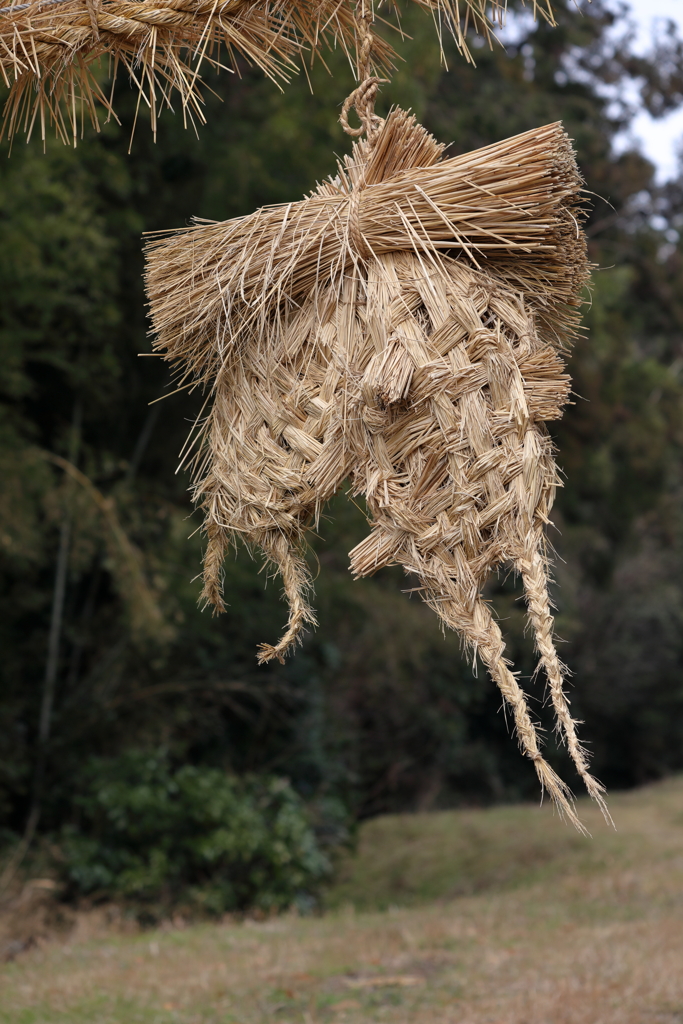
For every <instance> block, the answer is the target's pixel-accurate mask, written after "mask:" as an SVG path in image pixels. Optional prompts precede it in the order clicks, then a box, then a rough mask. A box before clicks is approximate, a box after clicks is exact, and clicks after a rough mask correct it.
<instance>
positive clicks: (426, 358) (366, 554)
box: [146, 22, 606, 827]
mask: <svg viewBox="0 0 683 1024" xmlns="http://www.w3.org/2000/svg"><path fill="white" fill-rule="evenodd" d="M369 34H370V28H369V22H366V24H365V26H363V25H362V24H361V25H359V28H358V38H359V40H360V44H361V45H360V50H359V60H358V78H359V81H360V85H359V86H358V88H357V89H356V90H355V91H354V93H352V95H351V97H349V99H348V100H347V102H346V103H345V104H344V107H343V111H342V123H343V125H344V128H345V130H346V131H348V132H349V133H353V134H360V133H361V132H364V133H365V138H364V139H361V140H359V141H356V142H355V143H354V145H353V151H352V153H351V155H350V156H348V157H346V158H344V160H342V161H341V162H340V163H339V164H338V168H337V173H336V175H334V176H333V177H331V178H330V179H329V180H327V181H325V182H323V183H322V184H320V185H318V187H317V188H316V189H315V190H314V191H313V192H312V193H311V194H310V195H308V196H307V197H306V198H304V199H303V200H302V201H299V202H292V203H289V204H286V205H280V206H271V207H264V208H263V209H260V210H257V211H256V212H255V213H253V214H251V215H249V216H245V217H239V218H236V219H234V220H230V221H226V222H224V223H216V222H209V221H200V220H197V221H196V222H195V223H194V225H193V226H192V227H190V228H184V229H181V230H179V231H176V232H173V233H170V234H169V233H165V234H157V235H155V236H152V237H151V239H150V240H149V241H148V243H147V250H146V251H147V272H146V283H147V292H148V296H149V302H150V310H151V317H152V324H153V331H154V335H155V340H154V346H155V348H156V350H157V351H159V352H161V353H163V354H164V356H165V358H166V359H167V360H169V361H170V362H171V363H173V364H174V365H175V366H176V367H178V369H179V385H180V386H188V385H191V384H192V383H195V384H198V385H201V386H202V387H204V388H205V389H206V390H207V406H205V413H206V414H205V415H204V417H203V418H202V419H201V421H200V422H199V424H198V427H199V429H198V437H197V438H195V440H196V442H197V447H196V450H195V454H194V456H193V460H194V462H193V468H194V495H195V499H196V501H197V502H198V503H199V504H200V505H201V507H202V508H203V510H204V515H205V524H204V525H205V530H206V536H207V549H206V556H205V562H204V589H203V598H204V599H205V600H206V601H207V602H209V603H210V604H212V605H213V606H214V607H215V608H216V609H217V610H218V611H221V610H223V602H222V596H221V572H222V569H221V567H222V563H223V559H224V557H225V555H226V552H227V551H228V549H229V547H230V546H231V545H232V544H233V543H234V542H235V539H236V538H241V539H242V540H243V541H244V543H245V544H247V545H249V546H252V547H255V548H258V549H260V551H261V552H262V553H263V554H264V556H265V558H266V559H267V561H268V562H269V563H270V564H271V565H272V566H274V568H275V569H276V570H277V571H278V572H279V574H280V575H281V578H282V581H283V585H284V593H285V596H286V599H287V602H288V604H289V620H288V624H287V628H286V630H285V633H284V635H283V636H282V638H281V639H280V640H279V641H278V642H277V643H276V644H274V645H269V644H263V645H262V646H261V649H260V653H259V660H260V661H261V662H266V661H269V660H271V659H273V658H277V659H279V660H280V661H282V660H283V658H284V656H285V655H286V654H287V653H288V652H289V651H290V650H291V649H292V647H293V646H294V645H295V644H296V642H297V641H299V640H300V639H301V635H302V632H303V631H304V630H305V628H306V627H307V626H313V625H315V615H314V613H313V611H312V609H311V607H310V604H309V600H308V598H309V593H310V590H311V579H310V575H309V572H308V568H307V564H306V560H305V545H306V533H307V530H308V529H309V528H310V527H311V526H312V525H313V524H317V523H318V520H319V517H320V514H321V512H322V510H323V507H324V505H325V503H326V502H327V501H328V500H329V499H330V498H331V497H332V496H333V495H334V494H335V493H336V492H337V491H338V490H339V489H340V487H341V486H342V484H344V482H345V481H348V482H349V485H350V493H351V494H352V495H362V496H363V497H364V498H365V501H366V504H367V509H368V515H369V522H370V526H371V529H370V532H369V535H368V536H367V537H366V538H365V540H363V541H362V542H361V543H360V544H359V545H358V546H357V547H356V548H354V550H353V551H352V552H351V553H350V559H351V571H352V572H353V574H354V575H355V576H356V577H363V576H368V575H371V574H372V573H374V572H376V571H377V570H378V569H379V568H381V567H382V566H386V565H396V564H398V565H401V566H403V568H404V569H405V571H406V572H407V573H410V574H412V575H413V576H414V577H416V578H417V579H418V580H419V584H420V585H419V588H418V589H419V591H420V593H421V596H422V598H423V599H424V600H425V601H426V602H427V604H428V605H429V606H430V607H431V608H433V609H434V611H435V612H436V613H437V615H438V616H439V617H440V619H441V620H442V622H443V624H444V625H445V626H448V627H449V628H451V629H454V630H456V632H457V633H458V634H459V635H460V637H461V638H462V640H463V642H464V644H465V645H466V646H467V647H468V648H469V649H470V651H472V652H474V653H475V654H476V655H478V656H479V657H480V658H481V660H482V661H483V662H484V664H485V665H486V667H487V669H488V671H489V673H490V675H491V676H492V678H493V679H494V680H495V682H496V684H497V685H498V687H499V689H500V691H501V693H502V695H503V698H504V701H505V704H506V706H507V707H508V708H509V709H510V711H511V712H512V717H513V720H514V725H515V729H516V733H517V737H518V740H519V744H520V747H521V749H522V751H523V753H524V754H525V755H526V756H527V757H529V758H530V759H531V760H532V761H533V764H534V767H535V769H536V772H537V775H538V778H539V780H540V782H541V785H542V786H543V788H544V789H545V790H547V791H548V793H549V794H550V795H551V796H552V797H553V799H554V800H555V802H556V804H557V805H558V806H559V807H560V809H561V810H562V811H563V813H565V814H566V815H567V816H568V817H569V818H570V819H571V820H572V821H574V823H575V824H577V825H578V824H579V823H578V820H577V818H576V814H575V811H574V809H573V804H572V799H571V794H570V792H569V790H568V788H567V786H566V785H565V784H564V782H562V780H561V779H560V778H558V776H557V775H556V774H555V772H554V771H553V769H552V768H551V767H550V765H549V764H548V763H547V761H546V760H545V758H544V757H543V755H542V753H541V749H540V744H539V738H538V732H537V728H536V726H535V725H534V723H533V721H532V718H531V715H530V712H529V707H528V702H527V698H526V696H525V694H524V692H523V690H522V689H521V687H520V684H519V681H518V678H517V675H516V674H515V673H514V672H513V671H512V669H511V666H510V663H509V662H508V660H507V659H506V658H505V653H504V651H505V647H504V641H503V637H502V634H501V631H500V628H499V626H498V623H497V622H496V620H495V618H494V617H493V615H492V612H491V609H490V606H489V604H488V603H487V602H486V601H485V599H484V598H483V596H482V588H483V587H484V584H485V582H486V580H487V578H488V576H489V574H490V573H491V571H492V570H495V569H496V568H498V567H510V568H512V569H513V570H514V571H515V572H516V573H518V574H519V575H520V577H521V579H522V581H523V585H524V592H525V597H526V603H527V612H528V617H529V621H530V623H531V626H532V628H533V632H534V636H535V641H536V648H537V651H538V656H539V668H542V670H543V671H544V672H545V675H546V677H547V680H548V685H549V696H550V699H551V701H552V705H553V708H554V711H555V716H556V721H557V727H558V731H559V733H560V735H561V737H562V738H563V739H564V742H565V743H566V746H567V749H568V751H569V753H570V755H571V757H572V760H573V763H574V765H575V767H576V769H577V771H578V773H579V775H580V776H581V778H582V779H583V781H584V783H585V785H586V788H587V790H588V792H589V793H590V795H591V796H592V797H593V798H594V799H595V800H597V802H598V803H599V804H600V806H601V807H602V808H603V810H605V807H604V802H603V797H602V793H603V787H602V786H601V784H600V783H599V782H597V781H596V780H595V779H594V778H592V776H591V775H590V773H589V770H588V762H587V757H586V753H585V751H584V749H583V748H582V746H581V744H580V743H579V740H578V738H577V734H576V728H575V722H574V720H573V718H572V715H571V711H570V707H569V701H568V699H567V697H566V694H565V691H564V685H563V679H564V675H565V670H564V668H563V666H562V664H561V662H560V660H559V658H558V655H557V652H556V649H555V644H554V641H553V618H552V614H551V611H550V599H549V596H548V552H547V545H546V540H545V533H544V530H545V526H546V524H547V523H548V516H549V513H550V510H551V507H552V504H553V498H554V494H555V489H556V487H557V486H558V485H559V479H558V473H557V469H556V466H555V462H554V458H553V444H552V441H551V439H550V436H549V434H548V431H547V428H546V426H545V424H546V422H547V421H549V420H553V419H557V418H559V417H560V416H561V414H562V408H563V405H564V403H565V402H566V401H567V398H568V395H569V391H570V380H569V377H568V376H567V374H566V372H565V367H564V362H563V352H565V351H566V349H567V348H568V347H569V345H570V344H571V342H572V339H573V337H574V335H575V332H576V330H577V326H578V308H579V305H580V293H581V290H582V288H583V286H584V285H585V283H586V281H587V278H588V272H589V267H588V263H587V257H586V245H585V239H584V235H583V232H582V230H581V226H580V225H581V220H582V203H581V196H580V191H581V186H582V180H581V177H580V175H579V173H578V170H577V167H576V162H575V158H574V153H573V150H572V147H571V144H570V140H569V139H568V137H567V135H566V133H565V132H564V130H563V128H562V126H561V125H560V124H551V125H546V126H545V127H542V128H538V129H534V130H533V131H529V132H526V133H525V134H523V135H518V136H516V137H514V138H511V139H507V140H505V141H503V142H500V143H497V144H495V145H493V146H488V147H486V148H484V149H480V150H477V151H476V152H473V153H466V154H464V155H462V156H457V157H454V158H451V159H443V148H444V147H443V146H441V145H439V144H438V143H437V142H436V141H435V140H434V139H433V138H432V136H430V135H429V134H428V132H427V131H426V130H425V129H424V128H423V127H421V126H420V125H419V124H417V123H416V120H415V118H414V117H413V116H412V115H410V114H409V113H407V112H405V111H403V110H400V109H394V110H392V111H391V113H390V114H389V116H388V117H387V119H386V120H385V121H384V120H382V119H381V118H379V117H377V116H376V115H375V113H374V95H375V93H376V90H377V86H378V84H379V82H378V80H377V78H376V77H375V76H373V75H372V74H371V73H370V72H371V71H372V62H371V57H370V53H369V50H370V49H371V44H370V47H369V48H368V47H366V48H365V49H363V42H364V39H365V38H366V36H367V35H369ZM352 107H355V110H356V113H357V115H358V117H359V119H360V122H361V125H360V128H359V129H354V128H352V127H351V125H350V124H349V119H348V118H349V113H350V110H351V108H352ZM605 813H606V811H605ZM579 827H580V825H579Z"/></svg>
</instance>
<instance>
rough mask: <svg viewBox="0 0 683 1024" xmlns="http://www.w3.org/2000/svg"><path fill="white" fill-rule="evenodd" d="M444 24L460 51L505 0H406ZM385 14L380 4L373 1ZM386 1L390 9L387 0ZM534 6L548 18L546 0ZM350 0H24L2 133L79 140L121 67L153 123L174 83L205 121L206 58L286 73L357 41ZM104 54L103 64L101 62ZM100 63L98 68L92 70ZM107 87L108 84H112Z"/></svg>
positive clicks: (185, 105) (12, 36)
mask: <svg viewBox="0 0 683 1024" xmlns="http://www.w3.org/2000/svg"><path fill="white" fill-rule="evenodd" d="M413 2H415V3H417V4H418V5H419V6H420V7H422V8H424V9H425V10H426V11H428V12H429V13H430V14H432V15H433V16H434V19H435V23H436V25H437V27H438V29H439V31H441V30H445V31H448V32H450V33H451V34H452V35H453V36H454V37H455V40H456V42H457V44H458V46H459V48H460V49H461V51H462V52H463V53H464V54H465V55H466V56H468V55H469V52H468V49H467V43H466V40H465V37H466V34H467V31H468V27H474V28H475V29H476V30H477V31H478V32H479V33H480V34H482V35H484V36H486V37H490V34H491V29H492V27H493V24H494V22H496V21H498V22H499V21H500V20H501V18H502V16H503V12H504V0H493V3H489V4H488V5H487V3H486V2H485V0H413ZM377 8H378V9H379V10H380V11H381V3H380V4H378V5H377ZM387 8H388V10H389V11H393V8H394V4H393V3H388V4H387ZM537 9H539V10H541V12H542V13H543V15H544V17H546V18H548V19H549V20H551V21H552V12H551V8H550V6H549V4H548V2H547V0H546V3H543V4H541V5H539V6H538V8H537V5H536V4H534V11H536V10H537ZM354 10H355V9H354V6H353V4H352V3H350V2H349V0H27V2H25V3H22V2H18V3H12V4H10V5H8V6H4V7H2V8H0V71H1V72H2V76H3V78H4V81H5V85H6V86H7V87H8V88H9V89H10V93H9V98H8V100H7V103H6V106H5V121H4V131H5V132H6V133H7V135H8V136H9V137H10V138H11V137H12V136H13V135H14V134H16V133H17V132H18V131H22V130H23V131H26V132H27V133H29V134H30V133H31V132H32V131H33V130H34V129H36V127H38V128H39V130H40V132H41V135H42V137H43V138H44V137H45V134H46V130H47V127H48V125H49V124H52V125H53V126H54V127H55V128H56V130H57V133H58V135H59V136H60V137H61V138H62V139H63V140H64V141H68V140H70V139H73V140H74V141H75V140H76V138H77V136H78V134H79V132H81V131H82V130H83V124H84V122H85V121H86V120H88V119H90V120H91V121H92V123H93V124H94V125H95V126H97V125H98V113H97V109H98V106H102V107H103V108H104V110H105V112H106V113H107V114H108V115H109V114H112V113H113V107H112V95H113V93H110V94H109V95H106V94H105V92H103V89H102V86H101V85H100V82H101V81H103V80H106V79H107V77H110V78H113V79H115V78H116V73H117V70H118V69H119V68H120V67H121V66H123V67H124V68H125V70H126V71H127V73H128V74H129V76H130V78H131V79H132V81H133V83H134V84H135V86H136V87H137V88H138V90H139V95H140V103H141V104H142V105H143V106H145V107H148V108H149V112H150V116H151V122H152V128H153V129H154V130H156V119H157V113H158V110H159V108H160V107H161V106H164V105H167V106H169V107H170V106H171V104H172V102H173V93H174V92H175V91H177V92H178V93H179V96H180V103H181V106H182V110H183V116H184V117H185V118H186V119H189V120H191V121H193V122H202V121H203V120H204V115H203V108H202V100H201V93H200V86H201V78H200V77H199V74H200V71H201V67H202V65H203V63H205V62H206V63H208V64H209V65H213V66H214V67H230V66H233V67H234V66H236V63H235V61H236V58H237V57H238V56H239V57H242V58H244V59H245V60H246V61H247V62H248V63H249V64H251V65H255V66H257V67H260V68H262V69H263V71H264V72H265V73H266V74H268V75H270V76H271V77H273V78H282V79H286V78H288V77H289V76H290V75H291V74H292V73H293V72H295V71H296V67H297V64H298V63H300V60H301V59H302V58H304V57H305V56H306V54H308V55H309V56H312V55H314V54H315V53H317V52H318V51H320V50H322V49H323V48H324V47H325V46H328V45H339V46H341V47H342V48H343V49H345V50H346V51H347V52H348V53H349V54H351V53H354V52H355V51H356V48H357V42H358V40H357V38H356V31H357V20H356V18H355V16H354ZM103 58H104V60H103ZM392 61H393V51H392V49H391V47H390V46H389V45H388V44H387V43H386V42H385V41H383V40H382V39H381V38H379V37H376V38H375V40H374V52H373V68H374V71H375V72H376V73H381V72H382V70H385V71H386V70H387V69H388V68H389V67H390V66H391V65H392ZM100 69H101V70H100ZM112 88H113V86H112Z"/></svg>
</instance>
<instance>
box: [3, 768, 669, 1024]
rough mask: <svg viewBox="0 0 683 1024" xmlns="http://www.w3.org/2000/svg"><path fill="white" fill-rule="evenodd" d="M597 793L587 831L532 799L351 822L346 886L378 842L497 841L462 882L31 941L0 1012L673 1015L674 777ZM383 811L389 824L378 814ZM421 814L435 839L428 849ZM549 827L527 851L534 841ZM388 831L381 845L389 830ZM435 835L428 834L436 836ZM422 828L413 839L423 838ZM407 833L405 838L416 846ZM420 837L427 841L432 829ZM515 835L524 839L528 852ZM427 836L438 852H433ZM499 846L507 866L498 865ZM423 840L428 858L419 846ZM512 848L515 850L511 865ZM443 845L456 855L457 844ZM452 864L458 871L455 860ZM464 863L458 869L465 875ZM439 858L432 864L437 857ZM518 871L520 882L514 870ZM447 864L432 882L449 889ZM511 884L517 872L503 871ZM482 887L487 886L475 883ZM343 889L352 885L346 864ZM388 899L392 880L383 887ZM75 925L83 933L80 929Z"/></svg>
mask: <svg viewBox="0 0 683 1024" xmlns="http://www.w3.org/2000/svg"><path fill="white" fill-rule="evenodd" d="M612 804H613V811H614V814H615V818H616V821H617V826H618V828H619V832H618V834H616V835H615V834H613V833H612V834H610V833H609V831H608V830H607V829H606V828H605V827H604V825H602V824H601V821H600V818H599V814H598V813H597V811H596V810H595V809H591V808H589V807H587V808H586V809H585V817H586V820H587V821H589V823H590V825H591V827H592V828H594V829H595V838H594V839H593V840H588V839H585V838H581V837H579V836H577V835H576V834H574V833H572V832H571V831H570V830H568V829H567V828H566V827H565V826H562V825H561V824H560V822H559V821H558V820H557V818H553V817H552V814H551V812H550V811H549V810H548V809H546V810H544V811H541V812H539V811H538V810H537V809H534V808H529V807H523V808H514V809H511V808H508V809H500V810H494V811H487V812H463V813H462V814H461V813H460V812H448V814H446V815H436V816H434V818H433V819H432V818H430V817H429V816H423V817H421V818H419V819H418V821H419V822H420V823H421V828H420V829H419V833H420V834H421V839H418V831H417V830H414V829H413V832H412V835H413V843H412V846H411V845H410V843H409V844H408V848H407V852H406V848H405V836H406V834H407V833H406V830H408V833H409V832H410V828H411V824H410V823H411V821H413V823H414V819H411V818H407V817H404V818H396V819H391V820H390V822H389V824H388V825H387V824H386V822H385V825H384V826H383V828H379V831H378V824H381V821H380V822H379V823H377V824H371V825H370V826H369V831H370V832H371V833H372V830H373V829H374V830H375V832H376V833H377V834H376V835H375V836H374V837H373V836H372V835H370V837H369V838H368V837H367V836H366V837H364V841H363V843H362V846H361V854H360V863H359V865H358V866H357V869H356V878H355V883H354V884H355V887H356V892H359V891H361V889H363V887H364V886H365V889H364V890H363V891H364V892H365V896H364V898H365V899H366V902H367V889H368V887H371V885H372V879H367V878H364V877H363V871H364V870H366V871H367V870H370V868H371V866H372V864H371V861H372V859H373V858H374V857H376V856H377V854H378V849H379V847H378V845H377V844H378V843H379V842H381V843H382V844H383V846H384V857H385V863H388V860H389V859H390V858H391V856H396V855H397V854H398V852H399V850H400V848H401V844H402V843H403V844H404V850H403V852H404V855H405V857H406V858H407V860H406V865H407V866H408V867H410V868H411V870H412V873H413V875H414V876H416V877H417V881H416V884H419V875H420V872H421V871H423V868H422V867H421V865H422V864H423V863H425V862H427V861H428V862H430V863H431V865H432V866H431V868H429V871H432V870H433V868H434V863H435V861H436V860H439V859H441V860H444V858H446V856H447V848H448V842H447V833H448V832H449V826H448V823H449V822H450V836H451V843H452V845H453V847H454V849H455V850H456V852H457V850H459V849H462V846H463V843H466V842H467V838H466V836H467V833H469V832H472V831H474V832H475V833H476V832H477V830H478V832H479V834H480V835H486V836H487V837H488V839H489V840H490V839H491V838H492V837H494V836H495V835H498V837H499V839H500V840H501V842H500V843H499V845H498V847H497V848H496V855H497V857H498V861H499V864H500V867H501V871H502V875H501V878H502V879H503V882H502V883H501V882H500V881H499V882H497V881H496V880H495V872H494V874H493V875H490V876H488V880H487V879H483V880H482V878H479V881H478V882H476V880H475V886H476V885H482V886H484V888H483V891H481V892H480V893H478V894H477V895H472V896H464V897H460V898H457V899H455V900H451V901H447V900H435V901H432V902H431V903H430V904H428V905H420V906H415V907H404V908H393V909H389V910H388V911H385V912H367V913H359V912H356V911H354V910H353V909H352V907H351V906H350V905H348V904H347V906H346V907H345V908H344V907H342V908H341V909H339V910H337V911H335V912H333V913H330V914H327V915H325V916H323V917H322V918H317V919H311V918H309V919H303V920H302V919H297V918H294V917H292V918H280V919H277V920H274V921H270V922H264V923H255V922H247V923H245V924H241V925H238V924H234V923H226V924H224V925H219V926H201V927H192V928H185V929H180V928H176V929H169V930H166V931H163V930H161V931H155V932H147V933H144V934H138V935H135V936H127V937H126V936H122V935H117V934H112V933H111V932H110V933H108V934H107V933H105V932H103V931H102V930H101V929H100V931H99V932H98V933H97V934H96V935H95V937H93V934H92V930H93V928H94V927H95V925H94V923H93V920H92V919H91V918H83V919H82V921H81V931H80V933H79V932H78V931H76V932H74V933H73V934H72V936H71V938H70V940H69V941H68V943H66V944H64V943H63V942H62V943H60V942H56V941H54V942H51V943H45V944H43V945H42V946H40V947H39V948H37V949H34V950H32V951H30V952H28V953H27V954H25V955H24V956H23V957H20V958H19V959H18V960H17V961H16V962H14V963H12V964H9V965H7V966H6V967H5V968H4V969H3V977H2V994H1V997H0V1006H1V1008H0V1020H1V1021H3V1022H5V1021H6V1022H8V1024H9V1022H10V1021H11V1022H12V1024H15V1022H21V1024H38V1022H40V1024H57V1022H59V1024H80V1022H86V1021H87V1022H88V1024H95V1022H96V1024H124V1022H125V1024H143V1022H144V1024H147V1022H149V1024H152V1022H154V1024H214V1022H215V1024H276V1022H277V1024H327V1022H339V1024H342V1022H344V1024H369V1022H380V1021H382V1022H387V1024H674V1022H677V1021H678V1022H680V1021H681V1020H683V969H682V967H683V915H682V914H681V910H682V909H683V782H682V781H681V780H680V779H679V780H673V781H670V782H668V783H666V784H663V785H660V786H657V787H652V788H649V789H645V790H642V791H640V792H638V793H632V794H628V795H621V796H617V797H615V798H614V799H613V801H612ZM392 821H393V824H391V822H392ZM430 821H433V822H434V824H435V830H434V831H435V834H436V836H437V839H436V845H437V847H438V849H437V850H436V851H435V850H434V849H431V854H430V842H429V836H430ZM541 828H542V834H543V836H545V837H546V839H545V842H546V847H545V852H544V856H543V857H542V858H541V859H540V860H539V857H538V847H537V841H538V839H539V836H540V835H541ZM392 829H393V831H394V835H395V837H396V839H395V841H394V844H393V847H394V850H393V853H392V852H391V851H389V850H388V849H387V844H388V843H389V831H391V830H392ZM439 836H441V838H438V837H439ZM420 843H421V844H422V845H420ZM416 844H417V845H416ZM432 845H433V844H432ZM525 849H526V851H527V853H526V858H525ZM439 850H440V852H439ZM508 850H509V851H510V856H511V857H512V859H513V860H514V861H515V863H516V865H517V874H516V875H515V873H514V872H513V873H512V875H510V874H509V872H508V875H507V880H505V879H506V870H505V865H506V861H507V859H508ZM430 856H431V861H430ZM525 859H526V862H527V865H526V868H525ZM456 860H457V858H456ZM458 863H459V869H458V870H457V871H456V872H455V873H454V877H452V878H451V882H450V884H451V886H452V887H454V888H457V886H458V885H459V884H461V883H462V881H463V879H462V878H458V877H457V876H458V874H462V872H464V871H465V870H466V868H465V867H464V866H463V861H462V859H461V860H460V861H458ZM475 867H476V865H475V866H473V867H472V868H471V870H474V873H475V875H476V870H475ZM442 869H444V865H443V864H442ZM525 871H526V878H525V880H522V881H520V879H523V878H524V873H525ZM446 883H447V879H446V874H444V887H446V888H447V884H446ZM513 883H514V884H513ZM486 886H489V888H486ZM344 894H345V895H346V896H347V897H348V896H351V895H353V885H350V883H349V881H348V878H347V882H346V883H345V888H344ZM396 897H397V898H400V889H399V890H397V892H396ZM88 929H90V933H89V932H88Z"/></svg>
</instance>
